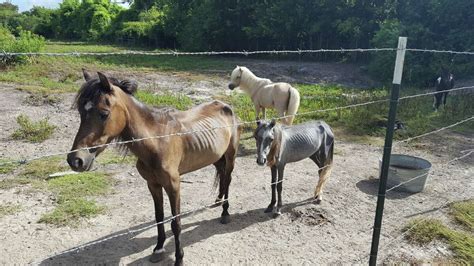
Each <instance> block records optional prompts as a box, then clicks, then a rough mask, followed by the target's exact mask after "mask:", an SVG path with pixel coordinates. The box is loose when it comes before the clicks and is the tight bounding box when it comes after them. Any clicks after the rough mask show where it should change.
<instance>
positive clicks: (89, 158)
mask: <svg viewBox="0 0 474 266" xmlns="http://www.w3.org/2000/svg"><path fill="white" fill-rule="evenodd" d="M94 159H95V152H93V153H90V152H88V151H87V150H86V151H77V152H73V153H69V154H68V155H67V163H68V164H69V166H70V167H71V169H72V170H74V171H76V172H84V171H88V170H90V169H91V167H92V164H93V162H94Z"/></svg>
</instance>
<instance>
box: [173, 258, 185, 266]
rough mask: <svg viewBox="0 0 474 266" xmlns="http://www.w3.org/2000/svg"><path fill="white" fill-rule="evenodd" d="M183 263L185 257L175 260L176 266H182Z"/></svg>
mask: <svg viewBox="0 0 474 266" xmlns="http://www.w3.org/2000/svg"><path fill="white" fill-rule="evenodd" d="M181 265H183V259H180V260H177V261H175V262H174V266H181Z"/></svg>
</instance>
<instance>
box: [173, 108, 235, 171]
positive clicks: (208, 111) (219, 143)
mask: <svg viewBox="0 0 474 266" xmlns="http://www.w3.org/2000/svg"><path fill="white" fill-rule="evenodd" d="M177 119H178V120H179V121H180V122H181V125H182V127H183V128H184V129H185V131H187V132H192V133H191V134H187V135H186V136H184V137H183V138H182V141H183V146H182V147H183V149H184V150H183V154H184V157H183V159H182V163H181V165H180V173H187V172H191V171H194V170H197V169H199V168H202V167H204V166H206V165H209V164H212V163H214V162H216V161H217V160H219V159H220V158H221V157H222V155H223V154H224V153H225V152H226V151H227V149H228V148H229V145H232V140H233V138H238V136H237V134H236V132H237V131H236V127H234V126H233V124H234V123H235V121H236V120H235V116H234V113H233V111H232V108H231V107H230V106H229V105H227V104H225V103H223V102H220V101H213V102H208V103H203V104H200V105H198V106H196V107H194V108H192V109H190V110H187V111H184V112H180V114H179V115H178V117H177Z"/></svg>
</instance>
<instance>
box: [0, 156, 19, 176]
mask: <svg viewBox="0 0 474 266" xmlns="http://www.w3.org/2000/svg"><path fill="white" fill-rule="evenodd" d="M17 167H18V164H17V163H16V162H12V161H11V160H8V159H0V174H9V173H11V172H13V170H15V169H16V168H17Z"/></svg>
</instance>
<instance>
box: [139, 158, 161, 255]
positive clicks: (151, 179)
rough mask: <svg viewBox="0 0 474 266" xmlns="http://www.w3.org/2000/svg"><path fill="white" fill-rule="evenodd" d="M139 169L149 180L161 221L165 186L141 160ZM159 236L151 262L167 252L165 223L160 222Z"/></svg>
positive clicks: (156, 215) (158, 219) (158, 226)
mask: <svg viewBox="0 0 474 266" xmlns="http://www.w3.org/2000/svg"><path fill="white" fill-rule="evenodd" d="M137 170H138V172H139V173H140V175H141V176H142V177H143V178H145V179H146V180H147V184H148V189H149V190H150V193H151V196H152V197H153V202H154V205H155V221H156V222H157V223H160V222H162V221H163V218H164V213H163V188H162V187H161V185H159V184H157V183H155V182H154V175H153V173H152V172H151V171H149V170H147V169H146V167H145V165H143V164H142V163H141V161H138V162H137ZM157 229H158V237H157V244H156V246H155V248H154V249H153V255H152V256H151V257H150V261H151V262H153V263H154V262H158V261H160V260H162V259H163V257H162V255H163V254H164V252H165V249H164V248H163V245H164V243H165V240H166V233H165V226H164V224H158V225H157Z"/></svg>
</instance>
